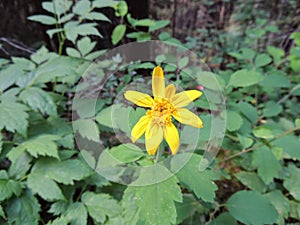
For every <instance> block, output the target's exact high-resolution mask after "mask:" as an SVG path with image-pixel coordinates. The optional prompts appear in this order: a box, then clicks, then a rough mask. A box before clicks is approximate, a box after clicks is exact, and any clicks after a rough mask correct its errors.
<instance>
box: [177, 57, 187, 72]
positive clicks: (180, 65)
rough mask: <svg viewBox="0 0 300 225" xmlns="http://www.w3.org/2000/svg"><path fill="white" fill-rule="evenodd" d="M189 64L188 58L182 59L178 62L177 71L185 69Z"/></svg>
mask: <svg viewBox="0 0 300 225" xmlns="http://www.w3.org/2000/svg"><path fill="white" fill-rule="evenodd" d="M188 63H189V58H188V57H183V58H182V59H180V60H179V62H178V67H179V69H183V68H184V67H186V66H187V65H188Z"/></svg>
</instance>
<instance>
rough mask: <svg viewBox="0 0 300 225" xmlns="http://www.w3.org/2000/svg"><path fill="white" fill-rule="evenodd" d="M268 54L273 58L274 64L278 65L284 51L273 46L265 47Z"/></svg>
mask: <svg viewBox="0 0 300 225" xmlns="http://www.w3.org/2000/svg"><path fill="white" fill-rule="evenodd" d="M267 50H268V53H269V54H270V55H271V56H272V57H273V59H274V63H278V62H279V61H280V60H281V59H282V58H283V57H284V54H285V53H284V51H283V50H282V49H280V48H277V47H274V46H268V47H267Z"/></svg>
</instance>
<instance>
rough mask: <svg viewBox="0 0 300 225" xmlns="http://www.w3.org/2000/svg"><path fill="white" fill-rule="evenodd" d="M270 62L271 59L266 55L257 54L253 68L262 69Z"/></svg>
mask: <svg viewBox="0 0 300 225" xmlns="http://www.w3.org/2000/svg"><path fill="white" fill-rule="evenodd" d="M271 61H272V59H271V57H270V56H269V55H268V54H265V53H264V54H259V55H257V56H256V57H255V61H254V64H255V67H263V66H265V65H267V64H269V63H270V62H271Z"/></svg>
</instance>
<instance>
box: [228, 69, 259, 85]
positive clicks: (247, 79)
mask: <svg viewBox="0 0 300 225" xmlns="http://www.w3.org/2000/svg"><path fill="white" fill-rule="evenodd" d="M262 79H263V76H262V75H261V74H260V73H259V72H256V71H253V70H247V69H242V70H238V71H236V72H235V73H233V74H232V75H231V77H230V81H229V85H232V86H234V87H248V86H251V85H254V84H257V83H259V82H260V81H261V80H262Z"/></svg>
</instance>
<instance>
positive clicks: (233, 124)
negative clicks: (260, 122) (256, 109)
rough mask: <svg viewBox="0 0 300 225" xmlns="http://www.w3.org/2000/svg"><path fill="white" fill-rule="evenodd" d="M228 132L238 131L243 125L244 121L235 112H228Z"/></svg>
mask: <svg viewBox="0 0 300 225" xmlns="http://www.w3.org/2000/svg"><path fill="white" fill-rule="evenodd" d="M226 122H227V124H226V125H227V130H229V131H236V130H238V129H239V128H240V127H241V126H242V124H243V119H242V117H241V116H240V114H238V113H237V112H235V111H227V121H226Z"/></svg>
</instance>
